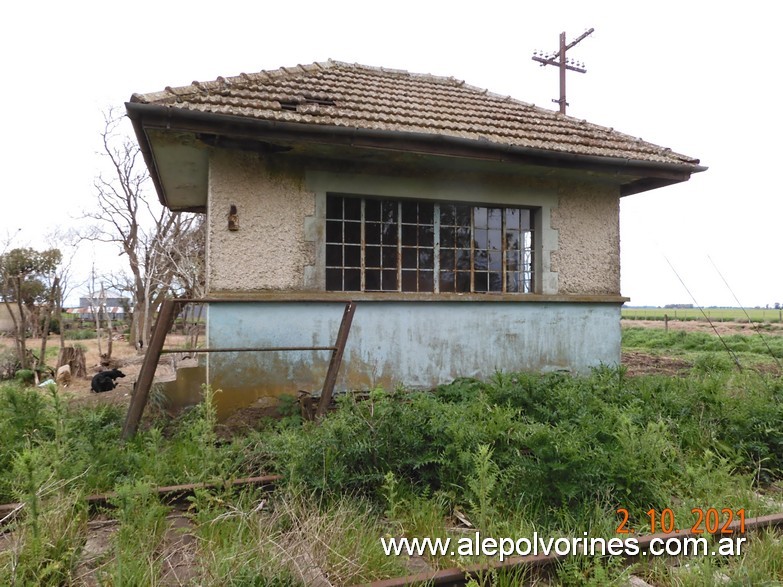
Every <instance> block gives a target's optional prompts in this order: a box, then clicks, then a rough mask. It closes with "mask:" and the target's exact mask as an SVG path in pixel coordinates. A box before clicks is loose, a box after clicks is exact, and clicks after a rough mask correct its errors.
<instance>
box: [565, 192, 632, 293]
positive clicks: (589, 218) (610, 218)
mask: <svg viewBox="0 0 783 587" xmlns="http://www.w3.org/2000/svg"><path fill="white" fill-rule="evenodd" d="M558 192H559V198H558V203H557V207H556V208H555V209H553V210H552V228H554V229H556V230H557V233H558V250H557V251H555V252H553V253H552V270H553V271H556V272H557V275H558V285H559V292H558V293H560V294H593V295H598V294H610V295H619V294H620V195H619V192H618V190H617V188H614V187H610V186H600V185H589V184H587V185H585V184H574V183H562V184H560V186H559V189H558Z"/></svg>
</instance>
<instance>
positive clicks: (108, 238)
mask: <svg viewBox="0 0 783 587" xmlns="http://www.w3.org/2000/svg"><path fill="white" fill-rule="evenodd" d="M104 122H105V124H104V128H103V131H102V132H101V139H102V144H103V152H102V154H103V155H104V156H105V157H106V159H107V161H108V163H109V166H108V167H109V169H110V170H111V171H110V173H106V174H104V173H101V174H100V175H98V176H97V177H96V179H95V191H96V206H95V208H94V209H93V210H90V211H86V212H85V214H84V216H85V218H88V219H90V220H92V221H94V222H93V224H92V226H91V227H90V229H89V230H88V231H87V232H86V233H85V234H84V235H83V238H85V239H87V240H92V241H98V242H106V243H113V244H115V245H117V246H119V248H120V250H121V254H122V255H125V256H126V258H127V260H128V269H129V270H130V288H129V289H130V291H131V294H132V298H133V306H134V311H133V319H132V323H131V341H132V342H133V343H134V344H135V343H136V342H137V341H141V343H142V344H143V345H145V346H146V344H147V343H148V341H149V336H150V330H151V326H152V318H153V315H154V313H155V312H156V311H157V309H158V308H159V307H160V304H161V303H162V301H163V298H164V297H165V296H166V295H169V294H170V287H171V284H172V281H173V280H174V277H175V275H174V272H173V269H172V265H171V264H170V263H168V262H167V257H168V253H167V250H168V249H167V247H169V246H171V243H172V242H174V240H175V239H176V238H177V235H183V234H186V233H187V232H188V231H189V230H190V227H191V226H192V225H193V222H194V220H193V219H194V216H193V215H192V214H185V213H179V212H171V211H170V210H168V209H166V208H164V207H163V206H161V205H160V204H159V203H158V202H157V201H156V198H155V197H154V194H153V193H151V189H150V188H151V185H150V184H151V182H150V180H149V176H148V174H147V170H146V167H145V166H144V162H143V160H142V157H141V153H140V150H139V147H138V145H137V144H136V142H135V141H134V140H133V139H131V138H130V137H128V136H127V135H125V134H123V133H122V131H121V128H120V127H121V124H122V122H123V118H122V117H121V116H118V115H117V113H116V112H114V111H111V110H110V111H108V112H107V113H105V115H104Z"/></svg>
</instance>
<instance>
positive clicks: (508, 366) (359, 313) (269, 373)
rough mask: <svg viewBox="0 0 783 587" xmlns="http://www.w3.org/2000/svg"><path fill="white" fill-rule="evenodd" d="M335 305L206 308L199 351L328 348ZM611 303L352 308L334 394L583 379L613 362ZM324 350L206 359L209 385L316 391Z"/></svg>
mask: <svg viewBox="0 0 783 587" xmlns="http://www.w3.org/2000/svg"><path fill="white" fill-rule="evenodd" d="M343 309H344V305H343V304H340V303H315V302H306V303H305V302H303V303H295V304H289V303H286V302H266V303H260V302H259V303H255V302H244V303H220V304H211V305H210V307H209V324H210V327H209V333H208V340H209V346H210V347H212V348H218V347H224V348H252V347H255V348H257V347H259V346H268V347H279V346H309V345H313V346H330V345H332V344H334V341H335V338H336V335H337V330H338V327H339V324H340V320H341V317H342V313H343ZM619 323H620V305H619V304H598V303H536V302H525V303H517V302H504V301H497V302H489V301H486V302H484V301H482V302H462V301H451V302H439V301H421V302H406V301H396V302H388V301H380V302H379V301H364V302H361V301H360V302H358V305H357V309H356V313H355V316H354V320H353V326H352V328H351V331H350V334H349V336H348V342H347V345H346V349H345V355H344V361H343V366H342V368H341V369H340V375H339V378H338V384H337V389H342V390H355V389H372V388H373V387H376V386H383V387H384V388H386V389H393V388H394V386H396V385H398V384H402V385H405V386H406V387H417V388H431V387H433V386H435V385H438V384H440V383H449V382H451V381H453V380H454V379H455V378H457V377H477V378H481V379H486V378H488V377H491V376H492V375H493V374H494V373H495V372H496V371H499V370H500V371H505V372H511V371H555V370H564V371H569V372H572V373H585V372H587V371H589V369H590V368H591V367H594V366H598V365H600V364H608V365H615V364H618V363H619V361H620V328H619ZM329 356H330V354H329V352H328V351H290V352H264V353H254V352H246V353H218V354H211V355H209V369H208V373H209V381H210V383H211V384H212V386H213V387H214V388H215V389H222V390H223V392H224V394H230V395H231V398H233V399H232V400H231V401H232V402H235V403H243V402H241V401H240V400H239V399H237V398H239V397H243V398H244V403H248V404H249V403H252V402H253V401H254V400H255V399H257V398H258V397H263V396H274V395H279V394H280V393H296V392H297V391H298V390H300V389H302V390H306V391H320V389H321V387H322V386H323V382H324V378H325V375H326V369H327V367H328V364H329Z"/></svg>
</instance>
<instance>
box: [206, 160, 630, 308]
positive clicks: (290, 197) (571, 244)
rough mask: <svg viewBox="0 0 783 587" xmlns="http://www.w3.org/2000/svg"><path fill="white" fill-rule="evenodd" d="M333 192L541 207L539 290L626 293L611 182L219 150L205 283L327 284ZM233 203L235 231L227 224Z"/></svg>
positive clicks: (240, 288)
mask: <svg viewBox="0 0 783 587" xmlns="http://www.w3.org/2000/svg"><path fill="white" fill-rule="evenodd" d="M305 170H306V171H305ZM328 192H340V193H353V194H367V195H374V196H387V197H391V198H410V197H417V198H422V199H428V200H447V201H466V202H486V203H490V204H499V205H522V206H531V207H535V208H537V210H538V212H537V215H536V226H535V228H536V230H535V242H534V251H535V254H534V260H535V277H534V282H535V285H534V289H535V293H539V294H551V295H557V294H587V295H601V294H609V295H619V293H620V247H619V193H618V191H617V189H616V188H614V187H610V186H602V185H598V184H582V183H578V182H574V181H565V180H558V179H554V178H546V179H542V178H539V177H535V176H530V175H528V176H509V175H505V176H504V175H490V174H483V175H482V174H478V173H471V172H460V171H459V170H449V171H444V170H442V169H441V170H437V171H434V170H430V169H423V170H418V171H416V170H410V169H405V170H398V171H397V172H396V173H392V172H390V169H371V170H368V168H366V167H363V168H361V171H360V172H358V173H357V172H356V171H355V170H350V169H348V170H346V169H345V168H340V165H339V164H336V163H331V164H330V163H326V162H323V161H322V162H302V161H298V162H297V161H296V160H287V159H285V158H284V157H278V158H275V157H274V156H272V157H263V156H260V155H258V154H252V153H244V152H241V151H228V150H222V149H215V150H214V151H213V152H212V154H211V155H210V173H209V202H208V227H209V230H208V241H207V247H208V263H207V275H208V284H207V286H208V291H209V292H210V293H211V294H221V293H227V292H253V291H269V290H310V291H319V290H323V289H324V283H325V281H324V273H325V269H324V265H325V261H324V249H325V246H324V222H325V220H324V219H325V208H326V206H325V202H326V194H327V193H328ZM232 204H233V205H235V206H236V207H237V212H238V223H239V230H238V231H235V232H232V231H229V230H228V228H227V215H228V212H229V207H230V206H231V205H232Z"/></svg>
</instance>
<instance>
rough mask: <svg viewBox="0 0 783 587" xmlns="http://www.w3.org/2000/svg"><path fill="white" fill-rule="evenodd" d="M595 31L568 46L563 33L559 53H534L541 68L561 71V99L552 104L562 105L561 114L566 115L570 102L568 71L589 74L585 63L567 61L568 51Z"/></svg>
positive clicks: (587, 32)
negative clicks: (567, 98) (567, 83)
mask: <svg viewBox="0 0 783 587" xmlns="http://www.w3.org/2000/svg"><path fill="white" fill-rule="evenodd" d="M594 30H595V29H593V28H591V29H590V30H588V31H585V32H584V33H582V34H581V35H580V36H579V37H577V38H576V39H574V40H573V41H571V42H570V43H569V44H568V45H566V41H565V32H562V33H560V48H559V49H558V50H557V51H555V52H554V53H544V52H543V51H534V52H533V61H538V62H539V63H540V64H541V67H544V66H545V65H554V66H556V67H558V68H559V69H560V99H559V100H555V99H552V102H556V103H557V104H560V114H565V113H566V106H568V102H566V70H568V69H570V70H571V71H576V72H579V73H586V72H587V70H586V69H585V64H584V63H582V62H579V61H575V60H573V59H567V58H566V51H568V50H569V49H571V48H572V47H574V45H576V44H577V43H579V42H580V41H581V40H582V39H584V38H586V37H588V36H590V35H591V34H593V31H594Z"/></svg>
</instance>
